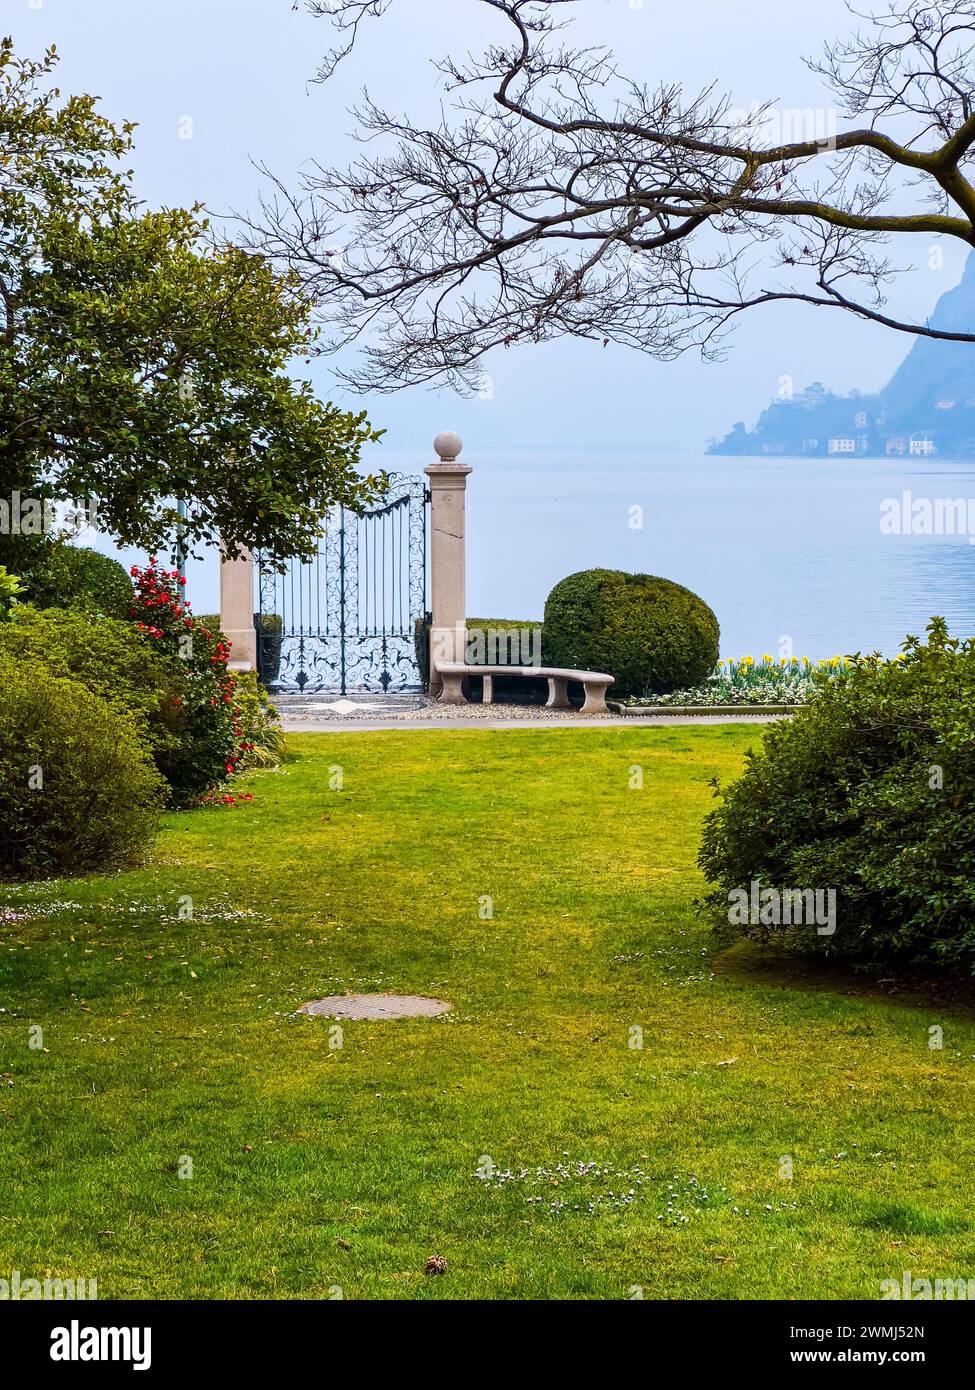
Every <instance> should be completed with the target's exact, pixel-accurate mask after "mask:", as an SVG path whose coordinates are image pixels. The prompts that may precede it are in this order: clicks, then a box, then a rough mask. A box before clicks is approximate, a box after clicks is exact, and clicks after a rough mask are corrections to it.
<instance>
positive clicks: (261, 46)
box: [0, 0, 961, 456]
mask: <svg viewBox="0 0 975 1390" xmlns="http://www.w3.org/2000/svg"><path fill="white" fill-rule="evenodd" d="M575 9H576V14H577V23H576V34H575V36H574V38H576V39H578V40H587V41H592V42H597V43H602V44H605V45H607V46H609V47H611V48H613V49H615V50H616V52H617V53H618V54H619V55H620V58H621V66H622V67H623V68H624V70H625V71H626V72H627V73H628V74H629V75H631V76H633V77H637V78H640V79H642V80H644V81H646V82H648V83H650V84H651V85H652V84H654V83H655V82H656V81H658V80H660V79H665V80H680V81H683V82H684V83H686V84H687V85H688V86H689V87H693V88H697V87H699V86H701V85H703V84H705V83H709V82H712V81H717V83H718V85H719V86H720V87H722V88H725V89H727V90H729V91H730V92H731V93H732V95H733V97H734V100H735V102H736V104H737V105H739V106H741V107H744V108H748V107H749V106H750V105H751V104H752V103H753V102H755V103H762V102H765V101H767V100H781V101H782V103H783V105H785V106H788V107H806V106H815V105H822V104H823V103H824V102H826V101H827V100H828V98H827V97H826V96H825V95H824V93H823V89H822V86H821V84H820V81H819V79H818V78H816V77H815V76H814V75H813V74H810V73H809V72H808V70H807V69H806V68H805V67H804V66H803V64H802V61H801V56H800V55H801V54H803V53H815V52H818V51H819V49H820V48H821V46H822V42H823V40H824V39H826V38H828V37H834V36H837V35H840V34H843V33H845V32H847V31H848V29H849V27H850V17H849V15H848V14H847V12H846V10H845V8H844V5H843V4H842V3H841V2H840V0H820V3H818V4H817V5H815V6H813V5H796V4H789V3H784V0H734V2H732V0H684V2H683V3H682V4H679V5H675V4H673V3H662V0H643V3H642V5H641V4H640V3H639V0H580V3H579V4H578V6H576V7H575ZM0 13H2V16H3V28H4V29H5V30H6V31H8V32H11V33H12V34H13V35H14V38H15V39H16V41H17V43H18V45H19V47H20V48H21V50H22V51H25V52H31V53H39V52H40V51H41V49H42V48H43V47H44V46H45V45H47V44H49V43H52V42H53V43H56V45H57V47H58V49H59V51H60V53H61V55H62V60H63V61H62V67H61V71H60V77H59V81H60V84H61V86H62V88H63V89H64V90H83V91H88V92H94V93H97V94H98V95H100V96H101V97H102V98H103V103H104V108H105V110H106V111H107V112H108V113H109V114H110V115H111V116H113V117H116V118H130V119H133V120H135V121H137V122H138V123H139V129H138V131H137V132H136V140H137V144H136V153H135V159H134V164H135V168H136V171H137V175H138V185H139V188H140V190H141V192H142V193H143V194H144V196H145V198H146V199H147V201H148V202H150V203H156V204H158V203H166V204H179V203H188V202H191V201H193V200H194V199H199V200H201V201H203V202H205V203H206V204H207V205H208V206H209V207H210V208H212V209H213V210H215V211H225V210H229V209H231V208H239V209H248V208H251V209H252V208H253V207H254V206H255V204H256V201H257V192H258V188H259V186H260V177H259V175H258V174H257V172H256V171H255V170H254V168H253V167H252V164H251V160H252V159H258V160H264V161H266V162H267V163H268V164H269V165H270V166H272V167H273V168H274V169H275V170H276V171H278V172H280V173H281V174H282V175H284V176H285V177H286V178H289V179H290V178H291V177H292V176H293V175H294V173H295V171H296V170H297V168H298V167H299V166H300V164H301V163H302V161H304V160H306V159H308V158H312V157H317V158H319V159H321V160H324V161H326V162H333V161H341V159H342V156H343V154H344V153H345V152H346V151H347V150H348V149H349V148H350V146H349V141H348V138H347V135H346V132H347V131H348V129H349V128H350V126H351V122H350V120H349V118H348V117H347V115H346V107H347V106H348V104H349V102H350V100H351V99H353V98H354V96H355V95H356V93H357V91H358V89H359V87H360V86H361V85H362V84H363V83H368V86H369V89H370V92H371V94H372V95H374V96H375V97H377V98H380V99H381V100H382V101H383V103H384V104H385V105H387V106H389V107H392V108H393V109H396V108H399V107H401V108H403V109H404V110H406V109H408V110H410V111H411V112H414V113H415V112H422V111H423V110H424V109H425V107H426V105H427V104H428V103H429V102H430V101H431V100H432V92H433V82H434V78H435V76H436V74H434V73H433V72H432V70H431V68H430V66H429V60H430V59H431V58H432V57H434V56H438V55H441V54H443V53H446V52H450V53H453V54H457V53H460V52H463V51H466V49H468V48H472V49H478V50H479V49H480V48H481V46H482V43H483V41H485V40H486V41H491V40H492V39H494V38H496V37H498V38H505V37H506V27H507V26H506V25H504V24H503V22H502V21H501V20H500V19H499V18H498V17H497V16H494V15H492V14H491V13H490V11H488V10H487V9H485V8H484V7H483V6H481V5H479V4H477V3H475V0H395V3H394V4H393V6H392V8H391V10H390V12H389V14H388V16H387V17H386V18H385V19H384V20H383V21H382V23H379V24H375V25H372V26H370V27H369V30H368V31H367V33H366V35H365V38H364V42H363V43H362V46H361V49H360V50H358V51H357V53H356V54H355V55H354V57H353V58H352V59H350V60H349V63H348V64H347V66H346V67H345V68H343V70H342V71H341V75H340V77H339V78H338V79H336V80H335V81H333V82H332V83H330V84H328V85H327V86H324V87H323V86H319V85H315V84H314V83H313V82H312V81H311V79H312V77H313V75H314V72H315V69H316V66H317V62H318V59H319V57H320V55H321V54H322V53H323V52H324V51H325V50H326V49H327V48H328V47H329V46H330V42H331V38H332V31H331V26H330V25H329V24H328V22H327V21H325V20H323V19H314V18H312V17H311V16H309V15H308V14H307V13H305V12H304V9H303V8H302V9H301V10H300V11H298V12H295V11H294V10H293V9H292V4H291V0H137V2H136V0H0ZM186 118H189V122H190V123H191V124H189V123H188V122H187V119H186ZM188 132H190V133H191V135H192V138H189V139H187V138H181V136H185V135H186V134H187V133H188ZM912 259H913V260H915V261H916V263H917V264H919V265H920V266H921V267H922V268H921V269H920V270H918V272H917V274H916V275H914V276H913V277H911V278H910V280H909V281H907V283H905V284H904V285H903V286H902V288H900V289H899V290H898V291H897V294H896V297H895V299H894V300H893V303H894V304H895V305H896V307H897V308H898V309H901V310H904V311H906V312H913V313H921V314H923V313H926V312H928V311H929V310H930V308H931V307H932V306H933V304H934V302H935V300H936V299H937V297H938V295H939V294H940V293H942V291H943V290H945V289H947V288H949V287H950V286H951V285H952V284H954V283H955V282H956V280H957V279H958V277H959V274H960V268H961V257H960V254H959V253H957V252H956V251H954V249H953V248H948V250H947V254H946V260H945V267H944V269H943V270H941V271H940V272H938V271H931V270H929V269H928V268H927V246H926V245H925V246H923V247H922V246H918V247H917V249H916V253H915V254H914V255H913V256H912ZM909 343H910V340H908V339H905V338H904V337H900V336H898V335H896V334H893V333H890V332H888V331H886V330H884V329H881V328H877V327H873V326H870V325H867V324H862V323H859V322H858V321H855V320H853V319H851V318H846V317H841V316H840V315H838V314H833V313H827V312H825V311H818V312H817V311H815V310H811V309H810V310H805V311H803V310H801V309H800V308H798V307H786V306H775V307H771V308H767V309H764V310H758V311H755V312H754V313H753V314H752V315H750V316H746V317H744V318H743V319H742V321H741V326H740V328H739V330H738V332H737V335H736V337H735V339H734V345H733V348H732V351H731V354H730V356H729V358H728V360H727V361H726V362H724V363H721V364H717V365H706V364H703V363H702V362H701V361H700V360H699V358H697V357H696V356H694V355H688V356H685V357H684V358H682V359H680V360H679V361H678V362H676V363H670V364H660V363H657V362H654V361H653V360H652V359H649V358H646V357H644V356H642V355H640V354H638V353H636V352H633V351H632V350H628V349H624V348H618V347H615V346H610V347H607V348H605V349H603V348H600V347H598V346H595V345H590V344H583V343H577V342H561V343H553V344H546V345H543V346H541V347H539V348H519V349H516V350H513V351H511V352H503V353H500V354H496V355H495V356H494V357H493V359H492V360H491V361H490V362H488V364H487V366H488V370H489V371H490V373H491V375H492V377H493V381H494V391H493V399H491V400H485V401H481V400H477V401H461V400H459V399H458V398H457V397H456V396H454V395H453V394H452V393H450V392H446V391H442V392H431V391H429V390H427V389H419V388H415V389H411V390H408V391H404V392H402V393H400V394H398V395H396V396H391V397H390V396H383V397H379V398H376V399H375V400H372V401H368V402H367V405H368V408H369V411H370V415H371V417H372V418H373V420H374V422H375V423H376V424H377V425H380V426H384V427H386V428H387V429H388V431H389V434H388V436H387V440H386V443H385V446H384V448H385V450H386V451H388V452H395V453H401V452H403V453H412V452H413V451H415V450H418V449H421V450H423V451H424V452H429V441H430V439H431V438H432V436H433V434H434V433H435V432H436V431H437V430H438V429H441V428H445V427H451V428H456V429H459V430H460V431H461V433H462V434H463V435H464V437H465V440H466V441H467V445H468V450H469V451H470V452H471V453H473V452H475V451H476V453H478V454H479V455H481V456H484V455H485V454H486V452H488V451H489V450H490V449H491V448H492V447H495V448H499V449H500V448H502V447H504V448H511V447H516V448H519V449H525V450H526V451H528V450H536V449H542V448H558V447H559V446H569V445H573V446H584V447H589V448H592V449H594V450H595V449H598V448H600V447H602V448H605V447H606V446H618V447H628V448H632V447H639V446H644V445H647V444H665V445H670V444H678V443H681V444H685V445H690V446H695V447H696V446H699V445H701V444H702V443H703V441H704V439H705V438H706V437H707V436H708V435H710V434H717V433H723V432H724V431H725V430H726V429H727V428H729V427H730V425H731V424H732V422H733V421H734V420H736V419H739V418H745V419H747V420H748V421H752V420H753V419H754V418H755V416H756V415H757V413H758V412H759V411H760V410H761V409H762V407H763V406H764V405H765V404H767V402H768V400H769V399H770V398H771V396H772V395H773V394H774V393H775V391H776V389H777V384H778V381H779V378H780V376H782V375H783V374H788V375H790V376H792V377H793V378H794V380H795V383H796V386H797V388H798V387H801V386H803V385H805V384H806V383H807V382H809V381H811V380H813V379H817V378H818V379H821V380H823V381H825V382H826V383H827V385H830V386H833V387H834V388H836V389H840V390H846V389H848V388H849V387H851V386H857V387H860V388H861V389H863V390H870V389H873V388H875V387H877V386H879V385H881V384H882V383H883V381H884V380H885V379H886V377H887V376H888V375H889V373H890V371H891V370H892V369H893V367H894V366H895V365H896V364H897V362H898V361H899V360H900V358H901V357H902V356H903V354H904V353H905V351H906V350H907V348H908V346H909ZM313 379H314V380H315V382H316V385H317V387H318V389H319V390H320V392H321V394H323V395H325V396H330V397H332V398H333V399H336V400H341V399H342V395H341V393H340V392H338V391H336V389H335V387H334V386H333V384H332V382H331V380H330V375H329V367H328V363H327V361H326V362H324V363H318V364H316V366H315V368H314V375H313Z"/></svg>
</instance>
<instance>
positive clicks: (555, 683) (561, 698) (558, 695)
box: [545, 676, 571, 709]
mask: <svg viewBox="0 0 975 1390" xmlns="http://www.w3.org/2000/svg"><path fill="white" fill-rule="evenodd" d="M545 706H546V708H547V709H570V708H571V706H570V704H569V682H568V681H567V680H564V679H563V678H562V677H561V676H549V678H548V699H547V700H546V701H545Z"/></svg>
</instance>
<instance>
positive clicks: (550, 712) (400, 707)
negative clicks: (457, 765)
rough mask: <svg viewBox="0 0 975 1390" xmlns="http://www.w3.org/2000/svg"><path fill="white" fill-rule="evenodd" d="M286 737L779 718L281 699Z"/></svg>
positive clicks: (425, 698)
mask: <svg viewBox="0 0 975 1390" xmlns="http://www.w3.org/2000/svg"><path fill="white" fill-rule="evenodd" d="M274 703H275V705H276V706H277V709H278V712H279V713H280V715H281V724H282V727H283V728H284V730H285V732H287V733H329V732H332V733H339V732H344V733H354V732H360V733H367V732H374V731H375V730H378V729H400V730H412V729H431V728H437V729H534V728H538V727H539V725H547V726H549V727H553V728H566V729H579V728H590V729H593V728H598V729H605V728H613V727H615V728H631V727H634V726H639V725H641V724H644V725H655V726H660V727H665V726H668V725H674V724H767V723H769V722H770V721H771V720H772V719H775V718H776V717H777V716H775V715H754V714H742V713H740V711H734V712H729V713H728V714H721V715H681V714H673V715H671V714H668V715H654V716H648V717H645V718H643V717H640V716H637V715H627V717H626V718H625V719H624V718H622V717H621V716H620V715H616V714H611V715H605V714H582V713H580V712H579V711H578V710H555V709H546V707H545V706H544V705H524V704H518V705H515V704H494V705H482V704H466V705H442V704H440V702H439V701H437V700H434V699H432V698H431V697H430V696H429V695H420V694H417V695H413V694H410V695H371V694H369V693H368V692H362V693H357V694H355V695H352V696H348V697H345V698H343V697H341V696H332V695H280V696H278V697H277V698H275V700H274Z"/></svg>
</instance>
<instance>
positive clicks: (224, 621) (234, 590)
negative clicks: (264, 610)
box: [220, 546, 257, 671]
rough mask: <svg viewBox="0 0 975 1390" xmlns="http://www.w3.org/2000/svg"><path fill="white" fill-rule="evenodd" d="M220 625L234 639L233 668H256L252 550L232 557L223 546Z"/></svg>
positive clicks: (221, 556)
mask: <svg viewBox="0 0 975 1390" xmlns="http://www.w3.org/2000/svg"><path fill="white" fill-rule="evenodd" d="M220 626H221V627H222V628H223V631H224V633H225V635H226V637H227V640H228V641H229V642H230V663H229V664H230V667H231V669H232V670H235V671H254V670H256V668H257V633H256V631H255V630H254V557H253V555H252V554H251V553H250V551H249V550H245V551H243V552H242V553H241V554H240V555H239V556H238V558H237V559H236V560H228V559H227V557H226V556H225V555H224V553H223V547H222V546H221V547H220Z"/></svg>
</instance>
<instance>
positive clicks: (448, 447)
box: [433, 430, 464, 463]
mask: <svg viewBox="0 0 975 1390" xmlns="http://www.w3.org/2000/svg"><path fill="white" fill-rule="evenodd" d="M433 447H434V448H435V449H436V451H437V453H438V454H439V455H440V462H441V463H453V461H454V459H455V458H456V457H457V455H458V454H459V453H460V451H461V449H463V447H464V441H463V440H462V439H461V437H460V435H459V434H455V433H454V431H453V430H443V431H442V432H441V433H440V434H438V435H437V437H436V439H435V440H434V441H433Z"/></svg>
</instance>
